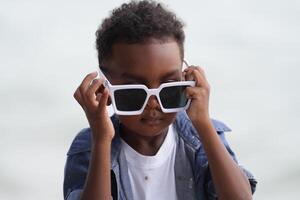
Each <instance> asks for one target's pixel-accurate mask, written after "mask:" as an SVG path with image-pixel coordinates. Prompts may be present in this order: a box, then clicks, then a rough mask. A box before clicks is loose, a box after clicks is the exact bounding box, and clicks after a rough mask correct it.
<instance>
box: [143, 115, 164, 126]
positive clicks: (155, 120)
mask: <svg viewBox="0 0 300 200" xmlns="http://www.w3.org/2000/svg"><path fill="white" fill-rule="evenodd" d="M162 120H163V118H162V116H161V114H160V113H158V112H149V113H147V114H145V115H143V116H142V118H141V121H142V122H144V123H146V124H149V125H157V124H160V123H161V122H162Z"/></svg>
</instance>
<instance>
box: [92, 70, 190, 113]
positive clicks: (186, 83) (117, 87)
mask: <svg viewBox="0 0 300 200" xmlns="http://www.w3.org/2000/svg"><path fill="white" fill-rule="evenodd" d="M98 74H99V76H100V77H101V78H103V79H104V86H105V87H106V88H107V89H108V91H109V95H110V98H111V101H112V105H113V108H114V111H115V113H116V114H117V115H140V114H141V113H142V112H143V111H144V109H145V107H146V105H147V103H148V101H149V98H150V97H151V96H152V95H154V96H156V99H157V100H158V103H159V105H160V107H161V109H162V111H163V112H164V113H172V112H179V111H182V110H186V109H187V108H188V107H189V105H190V103H191V99H188V102H187V103H186V105H185V106H184V107H180V108H164V107H163V105H162V102H161V100H160V97H159V93H160V91H161V90H162V89H164V88H166V87H171V86H192V87H193V86H195V81H175V82H170V83H162V84H161V85H160V86H159V87H158V88H153V89H149V88H148V87H147V86H146V85H143V84H125V85H112V84H111V83H110V82H109V80H108V79H107V78H106V76H105V75H104V73H103V72H102V70H101V69H98ZM120 89H143V90H144V91H145V92H146V94H147V96H146V99H145V102H144V104H143V106H142V107H141V109H140V110H135V111H122V110H118V108H117V106H116V101H115V95H114V93H115V91H116V90H120Z"/></svg>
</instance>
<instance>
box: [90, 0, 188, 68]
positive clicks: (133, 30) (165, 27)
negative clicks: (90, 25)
mask: <svg viewBox="0 0 300 200" xmlns="http://www.w3.org/2000/svg"><path fill="white" fill-rule="evenodd" d="M183 27H184V24H183V22H182V21H181V20H179V19H178V18H177V17H176V15H175V14H174V13H173V12H171V11H168V10H167V9H165V8H164V7H163V6H162V5H161V3H158V2H155V1H149V0H144V1H131V2H129V3H124V4H122V5H121V6H120V7H119V8H116V9H114V10H113V11H112V13H111V15H110V16H109V17H108V18H106V19H104V20H103V22H102V24H101V26H100V27H99V29H98V30H97V31H96V48H97V51H98V62H99V65H101V64H102V62H103V60H104V59H105V58H107V57H108V56H109V55H111V51H112V45H113V44H115V43H117V42H125V43H128V44H134V43H145V42H147V41H148V40H149V39H150V38H154V39H158V40H160V41H162V42H165V41H167V40H168V39H170V38H172V39H173V38H174V39H175V41H176V42H177V43H178V45H179V48H180V53H181V59H183V57H184V39H185V35H184V31H183Z"/></svg>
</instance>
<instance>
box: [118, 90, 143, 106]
mask: <svg viewBox="0 0 300 200" xmlns="http://www.w3.org/2000/svg"><path fill="white" fill-rule="evenodd" d="M114 96H115V102H116V107H117V109H118V110H120V111H137V110H140V109H141V108H142V106H143V104H144V103H145V100H146V97H147V93H146V91H145V90H143V89H120V90H116V91H115V92H114Z"/></svg>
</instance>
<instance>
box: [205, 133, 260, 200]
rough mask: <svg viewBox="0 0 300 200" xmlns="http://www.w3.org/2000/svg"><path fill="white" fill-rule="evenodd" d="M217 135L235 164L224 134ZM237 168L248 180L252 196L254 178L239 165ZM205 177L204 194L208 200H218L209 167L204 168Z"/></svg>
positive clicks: (254, 184) (254, 188) (234, 157)
mask: <svg viewBox="0 0 300 200" xmlns="http://www.w3.org/2000/svg"><path fill="white" fill-rule="evenodd" d="M218 135H219V136H220V138H221V140H222V142H223V144H224V145H225V147H226V149H227V151H228V152H229V154H230V155H231V156H232V158H233V159H234V161H235V162H236V163H238V161H237V158H236V156H235V154H234V152H233V151H232V149H231V148H230V146H229V144H228V142H227V140H226V138H225V134H224V132H221V131H220V132H218ZM239 167H240V168H241V170H242V171H243V172H244V173H245V175H246V176H247V177H248V180H249V183H250V186H251V191H252V194H253V193H254V192H255V190H256V184H257V181H256V179H255V178H254V176H253V175H252V174H251V172H250V171H248V170H247V169H245V168H244V167H242V166H241V165H239ZM205 171H206V173H205V174H206V175H205V190H206V193H207V197H208V199H210V200H217V199H218V196H217V193H216V191H215V188H214V185H213V180H212V176H211V173H210V170H209V165H207V166H206V170H205Z"/></svg>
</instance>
